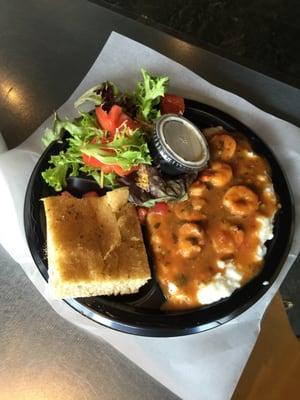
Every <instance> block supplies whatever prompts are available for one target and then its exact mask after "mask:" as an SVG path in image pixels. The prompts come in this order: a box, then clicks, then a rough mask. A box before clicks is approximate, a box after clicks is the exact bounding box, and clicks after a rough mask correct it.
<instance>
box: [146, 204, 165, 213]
mask: <svg viewBox="0 0 300 400" xmlns="http://www.w3.org/2000/svg"><path fill="white" fill-rule="evenodd" d="M168 210H169V206H168V204H167V203H164V202H158V203H155V204H154V206H153V207H152V208H150V210H149V212H150V211H151V212H155V213H157V214H161V215H165V214H167V212H168Z"/></svg>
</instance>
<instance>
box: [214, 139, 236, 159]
mask: <svg viewBox="0 0 300 400" xmlns="http://www.w3.org/2000/svg"><path fill="white" fill-rule="evenodd" d="M209 147H210V152H211V155H212V157H213V158H217V159H220V160H222V161H228V160H230V159H231V158H232V157H233V156H234V153H235V150H236V141H235V140H234V139H233V137H232V136H229V135H226V134H222V135H215V136H213V137H212V139H211V140H210V142H209Z"/></svg>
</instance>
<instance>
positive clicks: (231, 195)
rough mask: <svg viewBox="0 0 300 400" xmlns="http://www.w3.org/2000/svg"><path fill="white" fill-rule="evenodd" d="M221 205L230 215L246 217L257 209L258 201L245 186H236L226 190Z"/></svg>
mask: <svg viewBox="0 0 300 400" xmlns="http://www.w3.org/2000/svg"><path fill="white" fill-rule="evenodd" d="M223 205H224V206H225V207H226V208H227V209H228V210H229V211H230V213H231V214H233V215H238V216H241V217H246V216H247V215H250V214H252V213H254V212H255V211H256V210H257V209H258V206H259V199H258V196H257V195H256V194H255V193H254V192H253V191H252V190H251V189H249V188H248V187H247V186H242V185H237V186H232V187H231V188H230V189H228V190H227V192H226V193H225V195H224V197H223Z"/></svg>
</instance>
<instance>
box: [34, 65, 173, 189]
mask: <svg viewBox="0 0 300 400" xmlns="http://www.w3.org/2000/svg"><path fill="white" fill-rule="evenodd" d="M141 72H142V76H143V80H142V81H141V82H139V83H138V84H137V87H136V90H135V91H134V92H133V93H122V92H121V91H120V90H119V89H118V88H117V86H116V85H115V84H114V83H112V82H109V81H107V82H103V83H101V84H99V85H97V86H95V87H93V88H91V89H89V90H88V91H87V92H85V93H84V94H83V95H82V96H80V97H79V99H78V100H77V101H76V102H75V104H74V105H75V107H76V108H77V109H79V108H81V106H82V105H84V104H85V105H86V103H87V104H90V105H91V106H92V107H93V109H92V111H90V112H89V113H88V112H81V111H79V117H78V118H77V119H75V120H74V121H69V120H68V119H65V120H61V119H59V117H58V116H57V115H56V114H55V115H54V123H53V127H52V129H50V128H48V129H46V130H45V132H44V136H43V139H42V141H43V143H44V144H45V146H48V145H49V144H50V143H51V142H53V141H55V140H56V141H63V142H66V143H67V146H66V149H65V150H62V151H60V152H59V154H57V155H53V156H52V157H51V158H50V161H49V164H50V166H49V168H48V169H46V170H45V171H44V172H43V173H42V177H43V179H44V180H45V181H46V183H47V184H48V185H49V186H51V187H53V188H54V189H55V190H56V191H61V190H63V189H64V188H65V187H66V186H67V177H68V176H78V175H79V174H80V173H84V174H87V175H89V176H92V177H93V178H94V179H95V180H96V181H97V182H98V183H99V185H100V186H101V187H103V186H105V185H115V186H116V185H118V180H117V174H118V175H120V173H118V171H119V172H120V171H121V172H122V171H125V172H127V171H129V172H130V171H131V170H133V168H135V167H137V166H139V165H141V164H145V165H149V164H151V157H150V154H149V149H148V145H147V142H146V134H145V132H144V131H143V130H142V128H141V126H142V125H143V123H142V122H146V123H150V124H151V123H152V122H153V120H154V119H155V118H157V117H158V116H159V115H160V110H159V104H160V99H161V97H162V96H164V94H165V92H166V88H167V84H168V81H169V78H167V77H163V76H157V77H154V76H151V75H150V74H149V73H148V72H147V71H145V70H144V69H142V70H141ZM113 105H118V106H119V107H121V110H120V112H123V113H126V114H123V115H125V117H127V116H128V117H127V118H128V119H131V121H132V123H133V124H132V125H133V126H137V127H136V128H129V127H128V126H126V123H125V124H124V123H122V124H121V125H120V126H119V127H117V129H116V131H114V132H108V131H106V130H104V129H103V128H102V127H101V125H100V123H99V119H98V116H97V115H96V114H97V109H96V110H95V106H96V107H97V106H100V107H101V109H102V110H104V111H105V112H107V115H106V114H105V116H107V118H108V119H109V111H110V109H111V108H112V106H113ZM95 111H96V113H95ZM135 121H136V122H137V123H136V124H135ZM139 121H140V122H139ZM128 125H129V124H128ZM86 160H88V161H90V160H92V162H86ZM103 165H104V166H111V168H110V167H108V168H102V166H103ZM116 171H117V173H116ZM121 176H122V175H121Z"/></svg>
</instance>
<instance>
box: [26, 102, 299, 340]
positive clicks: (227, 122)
mask: <svg viewBox="0 0 300 400" xmlns="http://www.w3.org/2000/svg"><path fill="white" fill-rule="evenodd" d="M185 117H186V118H188V119H190V120H191V121H192V122H194V123H195V124H196V125H197V126H198V127H199V128H200V129H201V128H206V127H209V126H217V125H222V126H223V127H224V128H225V129H226V130H228V131H239V132H242V133H244V134H245V135H246V136H247V137H248V138H249V139H250V141H251V143H252V146H253V148H254V151H255V152H257V153H258V154H261V155H263V156H264V157H265V158H266V159H267V160H268V162H269V163H270V165H271V168H272V179H273V184H274V188H275V191H276V193H277V195H278V196H279V198H280V203H281V204H282V208H281V209H280V210H279V211H278V213H277V215H276V218H275V223H274V238H273V239H272V240H271V241H269V242H267V254H266V256H265V265H264V267H263V269H262V271H261V273H260V274H259V275H258V276H257V277H255V278H254V279H252V280H251V281H250V282H249V283H248V284H247V285H245V286H244V287H242V288H241V289H238V290H236V291H235V292H234V293H233V294H232V295H231V296H230V297H229V298H227V299H223V300H220V301H218V302H216V303H213V304H211V305H207V306H204V307H201V308H197V309H193V310H188V311H180V312H164V311H161V310H160V309H159V307H160V305H161V304H162V302H163V296H162V293H161V291H160V289H159V287H158V285H157V283H156V281H155V280H154V279H152V280H151V281H149V282H148V284H147V285H145V286H144V287H143V288H141V290H140V292H139V293H138V294H135V295H126V296H109V297H107V296H106V297H105V296H97V297H90V298H80V299H68V300H65V302H66V303H67V304H69V305H70V306H71V307H73V308H74V309H75V310H77V311H78V312H80V313H81V314H83V315H84V316H86V317H88V318H90V319H92V320H93V321H95V322H98V323H100V324H102V325H105V326H107V327H110V328H113V329H116V330H119V331H122V332H126V333H131V334H136V335H145V336H181V335H188V334H191V333H197V332H202V331H205V330H207V329H211V328H214V327H217V326H219V325H222V324H223V323H225V322H227V321H229V320H230V319H232V318H234V317H236V316H238V315H239V314H241V313H242V312H243V311H245V310H246V309H248V308H249V307H250V306H251V305H253V304H254V303H255V302H256V301H257V300H258V299H259V298H261V297H262V295H263V294H264V293H265V292H266V291H267V290H268V289H269V288H270V286H271V284H272V283H273V282H274V280H275V279H276V277H277V276H278V274H279V272H280V270H281V268H282V266H283V264H284V262H285V260H286V257H287V255H288V251H289V248H290V245H291V239H292V235H293V230H294V205H293V200H292V196H291V192H290V190H289V185H288V182H287V179H286V177H285V175H284V173H283V171H282V169H281V168H280V165H279V163H278V162H277V160H276V158H275V156H274V155H273V153H272V152H271V151H270V149H269V148H268V147H267V145H266V144H265V143H264V142H263V141H262V140H261V139H260V138H259V137H258V136H257V135H256V134H255V133H254V132H252V130H250V129H249V128H247V127H246V126H245V125H243V124H242V123H241V122H239V121H237V120H236V119H235V118H233V117H231V116H229V115H228V114H225V113H223V112H221V111H219V110H217V109H215V108H213V107H210V106H207V105H205V104H202V103H198V102H195V101H191V100H187V101H186V111H185ZM62 146H63V145H62V144H59V143H53V144H52V145H50V146H49V147H48V148H47V149H46V150H45V152H44V153H43V154H42V156H41V158H40V159H39V161H38V163H37V165H36V167H35V169H34V171H33V173H32V176H31V178H30V181H29V184H28V188H27V192H26V198H25V206H24V224H25V232H26V238H27V241H28V245H29V248H30V251H31V254H32V256H33V259H34V261H35V263H36V265H37V267H38V269H39V271H40V272H41V274H42V276H43V277H44V279H45V280H46V281H48V270H47V259H46V257H45V248H46V227H45V214H44V210H43V205H42V202H41V201H40V199H41V198H42V197H45V196H49V195H53V194H55V192H54V191H53V190H52V189H50V188H49V187H47V185H46V184H45V183H44V181H43V180H42V178H41V172H42V171H43V170H45V169H46V168H47V167H48V160H49V158H50V156H51V155H52V154H56V153H57V152H58V151H59V150H60V149H61V148H62ZM71 185H72V182H71ZM87 185H88V186H87V188H88V190H89V188H90V187H89V183H88V182H87ZM72 189H73V190H74V191H76V187H74V185H73V187H72ZM79 189H80V188H79ZM150 264H152V262H151V260H150Z"/></svg>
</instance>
